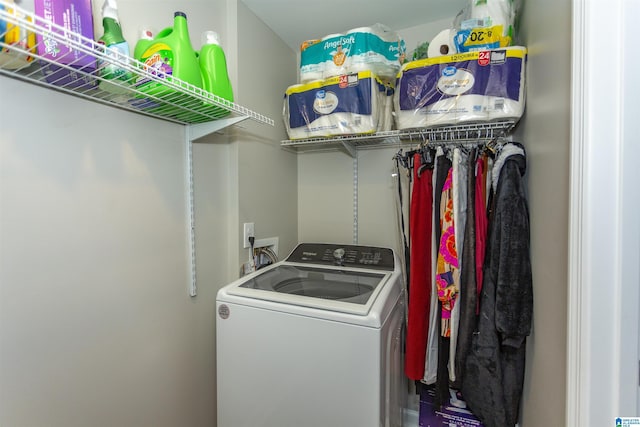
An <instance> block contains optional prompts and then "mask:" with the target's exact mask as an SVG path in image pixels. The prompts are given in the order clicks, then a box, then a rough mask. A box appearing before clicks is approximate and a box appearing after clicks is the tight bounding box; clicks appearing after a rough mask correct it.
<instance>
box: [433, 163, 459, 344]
mask: <svg viewBox="0 0 640 427" xmlns="http://www.w3.org/2000/svg"><path fill="white" fill-rule="evenodd" d="M453 200H454V198H453V168H450V169H449V171H448V173H447V179H446V180H445V183H444V187H443V188H442V201H441V202H440V229H441V233H442V234H441V236H440V245H439V246H438V265H437V270H436V285H437V286H438V299H439V300H440V303H441V316H442V324H441V325H440V334H441V335H442V336H443V337H446V338H450V337H451V312H452V311H453V307H454V305H455V302H456V297H457V294H458V282H459V275H458V274H459V270H458V267H459V266H458V253H457V250H456V230H455V223H454V211H453Z"/></svg>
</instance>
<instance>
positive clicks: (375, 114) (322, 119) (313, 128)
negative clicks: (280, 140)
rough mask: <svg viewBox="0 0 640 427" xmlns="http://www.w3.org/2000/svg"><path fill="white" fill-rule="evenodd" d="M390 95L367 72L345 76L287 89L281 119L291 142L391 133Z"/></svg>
mask: <svg viewBox="0 0 640 427" xmlns="http://www.w3.org/2000/svg"><path fill="white" fill-rule="evenodd" d="M392 96H393V90H390V88H389V87H388V86H387V85H386V84H385V83H383V82H382V80H380V79H379V78H378V77H377V76H376V75H375V74H373V73H371V72H370V71H363V72H360V73H353V74H345V75H342V76H338V77H332V78H329V79H325V80H318V81H315V82H311V83H307V84H299V85H294V86H290V87H289V88H288V89H287V90H286V93H285V97H284V106H283V119H284V123H285V127H286V129H287V133H288V135H289V138H290V139H306V138H318V137H332V136H339V135H356V134H370V133H375V132H376V131H379V130H390V126H391V122H392V120H391V109H390V108H389V105H391V101H390V100H391V98H392ZM387 128H389V129H387Z"/></svg>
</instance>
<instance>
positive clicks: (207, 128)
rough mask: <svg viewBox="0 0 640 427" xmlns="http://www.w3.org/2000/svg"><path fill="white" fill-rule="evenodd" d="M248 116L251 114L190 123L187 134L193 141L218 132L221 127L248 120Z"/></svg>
mask: <svg viewBox="0 0 640 427" xmlns="http://www.w3.org/2000/svg"><path fill="white" fill-rule="evenodd" d="M248 118H249V116H238V117H229V118H225V119H218V120H213V121H211V122H206V123H196V124H190V125H187V129H188V131H187V134H188V136H189V140H190V141H192V142H193V141H195V140H197V139H200V138H203V137H205V136H207V135H210V134H212V133H214V132H218V131H219V130H221V129H224V128H226V127H229V126H232V125H235V124H236V123H239V122H241V121H243V120H247V119H248Z"/></svg>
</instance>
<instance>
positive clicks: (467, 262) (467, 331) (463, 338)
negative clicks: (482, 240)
mask: <svg viewBox="0 0 640 427" xmlns="http://www.w3.org/2000/svg"><path fill="white" fill-rule="evenodd" d="M466 162H467V168H466V177H465V178H466V180H467V182H466V187H465V188H466V192H467V194H466V200H467V204H466V218H467V222H466V225H465V229H464V239H463V242H464V244H463V247H462V257H461V260H460V296H459V298H458V303H457V306H458V308H459V310H460V324H459V327H458V340H457V346H456V348H455V351H454V350H453V349H452V352H454V353H453V355H454V357H453V359H454V360H453V362H451V361H450V362H449V363H451V364H453V365H454V366H455V378H454V379H453V380H452V381H453V382H452V385H451V386H452V388H455V389H457V390H459V389H460V387H461V386H462V377H463V376H464V365H465V362H466V360H467V355H468V354H469V348H470V346H471V337H472V336H473V332H474V331H475V326H476V306H477V305H478V304H477V299H478V296H477V286H476V244H479V242H478V241H477V240H476V225H475V206H476V174H475V165H476V150H472V151H471V152H470V153H469V155H468V156H467V158H466ZM482 206H483V207H484V202H483V203H482ZM450 360H451V357H450Z"/></svg>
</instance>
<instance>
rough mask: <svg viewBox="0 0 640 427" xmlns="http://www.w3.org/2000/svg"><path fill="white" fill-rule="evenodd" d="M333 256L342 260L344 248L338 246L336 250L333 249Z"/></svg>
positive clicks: (337, 259)
mask: <svg viewBox="0 0 640 427" xmlns="http://www.w3.org/2000/svg"><path fill="white" fill-rule="evenodd" d="M333 257H334V258H335V259H336V261H340V262H341V261H342V259H343V258H344V249H343V248H338V249H336V250H335V251H333Z"/></svg>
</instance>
